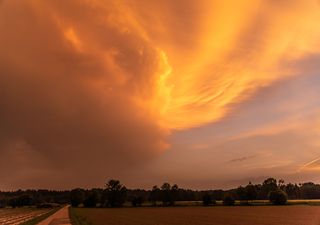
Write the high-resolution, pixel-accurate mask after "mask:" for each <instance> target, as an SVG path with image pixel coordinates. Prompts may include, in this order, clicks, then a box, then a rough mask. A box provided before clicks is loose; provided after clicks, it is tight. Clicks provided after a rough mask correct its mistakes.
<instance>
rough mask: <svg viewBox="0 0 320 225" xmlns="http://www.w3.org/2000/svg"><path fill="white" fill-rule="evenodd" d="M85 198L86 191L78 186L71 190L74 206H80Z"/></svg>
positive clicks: (71, 199)
mask: <svg viewBox="0 0 320 225" xmlns="http://www.w3.org/2000/svg"><path fill="white" fill-rule="evenodd" d="M84 199H85V191H84V190H83V189H80V188H77V189H73V190H71V192H70V202H71V205H72V206H73V207H78V206H79V204H82V203H83V201H84Z"/></svg>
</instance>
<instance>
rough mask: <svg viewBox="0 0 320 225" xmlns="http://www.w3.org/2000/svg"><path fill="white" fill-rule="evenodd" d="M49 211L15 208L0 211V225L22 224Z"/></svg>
mask: <svg viewBox="0 0 320 225" xmlns="http://www.w3.org/2000/svg"><path fill="white" fill-rule="evenodd" d="M50 210H51V209H35V208H16V209H0V224H1V225H18V224H23V223H25V222H26V221H29V220H31V219H33V218H36V217H39V216H42V215H45V214H46V213H48V212H49V211H50Z"/></svg>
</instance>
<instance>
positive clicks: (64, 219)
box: [38, 206, 71, 225]
mask: <svg viewBox="0 0 320 225" xmlns="http://www.w3.org/2000/svg"><path fill="white" fill-rule="evenodd" d="M68 208H69V206H65V207H63V208H62V209H60V210H59V211H58V212H56V213H54V214H53V215H51V216H49V217H48V218H47V219H45V220H43V221H41V222H40V223H38V225H62V224H63V225H71V222H70V218H69V210H68Z"/></svg>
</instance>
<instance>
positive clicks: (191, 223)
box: [71, 205, 320, 225]
mask: <svg viewBox="0 0 320 225" xmlns="http://www.w3.org/2000/svg"><path fill="white" fill-rule="evenodd" d="M71 216H72V218H73V221H74V222H75V223H74V224H76V225H78V224H79V225H80V224H81V225H85V224H92V225H251V224H252V225H270V224H277V225H319V224H320V207H319V206H307V205H292V206H290V205H289V206H243V207H239V206H233V207H224V206H215V207H154V208H152V207H142V208H115V209H107V208H96V209H87V208H72V209H71Z"/></svg>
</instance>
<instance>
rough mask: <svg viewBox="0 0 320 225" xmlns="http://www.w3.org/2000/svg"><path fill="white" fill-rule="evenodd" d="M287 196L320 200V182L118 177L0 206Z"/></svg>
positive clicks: (7, 195) (33, 193) (26, 194)
mask: <svg viewBox="0 0 320 225" xmlns="http://www.w3.org/2000/svg"><path fill="white" fill-rule="evenodd" d="M287 199H320V185H319V184H314V183H311V182H308V183H303V184H292V183H288V184H285V183H284V181H283V180H278V181H277V180H276V179H274V178H268V179H266V180H265V181H263V182H262V183H261V184H252V183H250V182H249V184H248V185H246V186H240V187H238V188H235V189H230V190H204V191H198V190H190V189H183V188H180V187H178V185H176V184H174V185H171V184H169V183H164V184H163V185H161V186H153V188H152V189H151V190H144V189H127V188H126V187H125V186H124V185H123V184H121V183H120V181H118V180H109V181H108V182H107V183H106V184H105V186H104V187H103V188H94V189H90V190H88V189H81V188H77V189H73V190H71V191H49V190H25V191H22V190H18V191H10V192H0V207H6V206H11V207H21V206H29V205H38V206H39V205H40V206H41V205H43V204H46V203H58V204H72V205H73V206H83V207H121V206H123V205H124V204H125V203H126V204H129V203H130V204H131V205H132V206H133V207H139V206H141V205H142V204H143V203H144V202H150V204H151V205H153V206H173V205H175V203H176V202H177V201H202V202H203V205H206V206H209V205H214V204H216V201H222V202H223V204H225V205H233V204H235V201H236V200H237V201H239V202H240V204H250V202H251V201H252V200H270V201H271V202H272V203H273V204H285V203H286V201H287Z"/></svg>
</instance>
